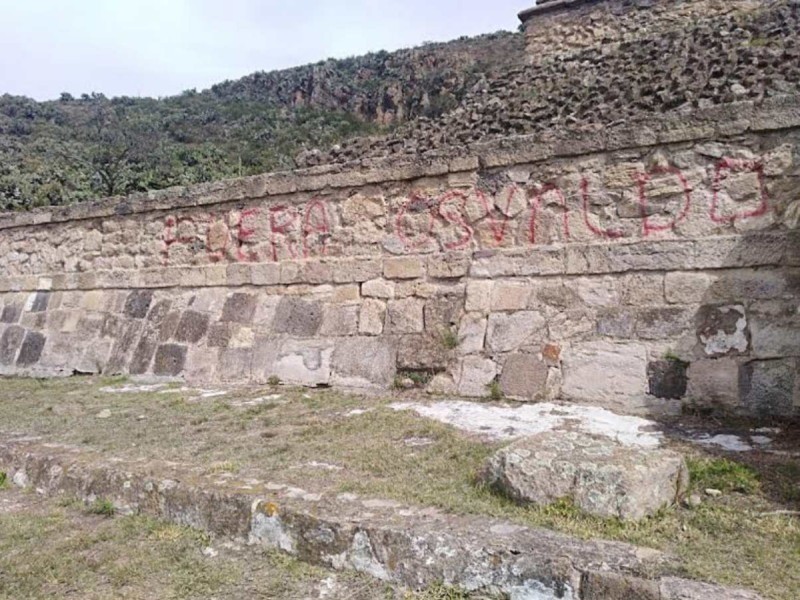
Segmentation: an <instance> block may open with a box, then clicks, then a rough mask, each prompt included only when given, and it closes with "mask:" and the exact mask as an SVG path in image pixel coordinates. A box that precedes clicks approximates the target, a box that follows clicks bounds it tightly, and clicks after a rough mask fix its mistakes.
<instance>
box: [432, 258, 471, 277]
mask: <svg viewBox="0 0 800 600" xmlns="http://www.w3.org/2000/svg"><path fill="white" fill-rule="evenodd" d="M469 265H470V257H469V256H468V255H465V254H455V253H452V254H440V255H435V256H431V257H430V258H428V276H429V277H433V278H436V279H456V278H460V277H464V276H466V274H467V271H469Z"/></svg>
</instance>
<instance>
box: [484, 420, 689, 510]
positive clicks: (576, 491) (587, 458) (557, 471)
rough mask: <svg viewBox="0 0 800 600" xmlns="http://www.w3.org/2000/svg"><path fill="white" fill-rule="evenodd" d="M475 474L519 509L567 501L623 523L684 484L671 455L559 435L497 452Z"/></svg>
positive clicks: (679, 463) (664, 501)
mask: <svg viewBox="0 0 800 600" xmlns="http://www.w3.org/2000/svg"><path fill="white" fill-rule="evenodd" d="M481 475H482V479H483V480H484V481H485V482H486V483H487V484H489V485H491V486H493V487H495V488H497V489H499V490H501V491H502V492H503V493H504V494H506V495H507V496H510V497H511V498H513V499H515V500H516V501H518V502H520V503H522V504H537V505H540V506H546V505H548V504H552V503H554V502H557V501H559V500H563V499H564V498H569V499H571V500H572V501H573V502H574V503H575V505H576V506H577V507H578V508H580V509H581V510H582V511H584V512H586V513H588V514H591V515H595V516H598V517H603V518H619V519H623V520H638V519H642V518H644V517H647V516H649V515H652V514H654V513H655V512H657V511H658V510H659V509H661V508H663V507H665V506H669V505H671V504H673V503H674V502H676V501H677V500H678V499H679V498H680V496H681V495H682V494H683V492H684V491H685V490H686V489H687V487H688V483H689V479H688V471H687V469H686V465H685V463H684V460H683V457H682V456H681V455H680V454H678V453H677V452H674V451H672V450H666V449H662V448H645V447H639V446H625V445H623V444H621V443H620V442H618V441H616V440H612V439H610V438H606V437H600V436H592V435H589V434H585V433H581V432H576V431H563V430H559V431H548V432H545V433H539V434H536V435H533V436H531V437H527V438H523V439H522V440H519V441H517V442H514V443H513V444H511V445H510V446H507V447H506V448H502V449H501V450H499V451H498V452H497V453H496V454H495V455H494V456H492V457H491V458H490V459H489V460H488V462H487V464H486V466H485V468H484V470H483V472H482V474H481Z"/></svg>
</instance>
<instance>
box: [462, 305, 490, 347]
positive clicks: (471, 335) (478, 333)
mask: <svg viewBox="0 0 800 600" xmlns="http://www.w3.org/2000/svg"><path fill="white" fill-rule="evenodd" d="M487 323H488V320H487V318H486V317H485V316H483V315H481V314H478V313H467V314H465V315H464V316H463V317H462V318H461V324H460V325H459V328H458V353H459V354H479V353H481V352H483V344H484V340H485V339H486V325H487Z"/></svg>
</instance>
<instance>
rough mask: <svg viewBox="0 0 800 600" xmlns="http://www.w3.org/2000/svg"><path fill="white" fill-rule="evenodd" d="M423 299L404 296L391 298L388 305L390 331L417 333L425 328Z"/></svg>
mask: <svg viewBox="0 0 800 600" xmlns="http://www.w3.org/2000/svg"><path fill="white" fill-rule="evenodd" d="M424 306H425V302H424V300H421V299H419V298H405V299H403V300H391V301H389V305H388V313H389V324H388V327H389V332H390V333H419V332H421V331H422V330H423V329H424V328H425V320H424V317H423V307H424Z"/></svg>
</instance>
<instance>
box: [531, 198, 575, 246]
mask: <svg viewBox="0 0 800 600" xmlns="http://www.w3.org/2000/svg"><path fill="white" fill-rule="evenodd" d="M548 193H554V194H556V196H558V198H559V201H560V202H561V206H562V207H563V208H564V216H563V219H564V239H566V240H568V239H569V209H568V208H567V198H566V196H564V192H562V191H561V188H559V187H558V186H557V185H555V184H554V183H548V184H545V185H544V186H542V187H540V188H539V189H538V190H537V191H536V193H535V194H534V196H533V198H532V200H531V219H530V221H529V223H528V241H529V242H530V243H531V244H535V243H536V222H537V219H538V215H539V209H540V208H541V206H542V201H543V199H544V195H545V194H548Z"/></svg>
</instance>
